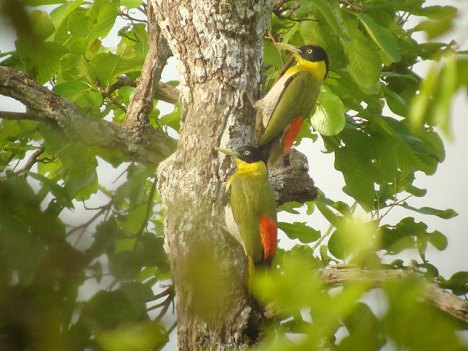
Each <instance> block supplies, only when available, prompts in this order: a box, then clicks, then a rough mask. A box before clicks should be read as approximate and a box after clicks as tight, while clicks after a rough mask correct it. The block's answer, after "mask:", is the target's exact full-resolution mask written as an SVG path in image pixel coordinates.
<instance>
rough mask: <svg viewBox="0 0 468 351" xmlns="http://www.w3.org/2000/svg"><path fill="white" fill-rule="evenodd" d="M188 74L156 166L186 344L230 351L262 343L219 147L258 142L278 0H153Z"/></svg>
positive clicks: (182, 340)
mask: <svg viewBox="0 0 468 351" xmlns="http://www.w3.org/2000/svg"><path fill="white" fill-rule="evenodd" d="M152 4H153V5H154V8H155V14H156V18H157V21H158V24H159V26H160V28H161V30H162V32H163V34H164V36H165V37H166V39H167V42H168V44H169V46H170V48H171V51H172V52H173V54H174V57H175V59H176V62H177V67H178V70H179V73H180V76H181V102H182V105H183V112H182V123H181V129H180V139H179V145H178V149H177V151H176V152H175V153H174V154H173V155H171V157H169V159H167V160H166V161H165V162H164V163H163V164H161V165H160V167H159V168H158V179H159V181H158V188H159V191H160V193H161V195H162V198H163V206H164V210H165V214H166V221H165V237H166V249H167V251H168V253H169V257H170V260H171V265H172V270H173V276H174V279H175V289H176V294H177V301H178V302H177V318H178V322H177V327H178V346H179V350H191V349H194V350H199V349H203V350H226V349H233V348H242V347H246V346H247V345H249V344H252V343H253V342H255V341H256V339H257V337H258V333H259V330H258V325H255V323H252V320H253V318H255V314H253V313H252V306H251V305H250V300H249V298H248V295H247V292H246V288H245V281H244V280H245V256H244V254H243V252H242V249H241V247H240V245H238V244H237V243H236V242H235V241H234V240H233V239H232V238H230V236H229V235H227V234H225V233H224V231H223V225H224V216H223V210H224V206H223V203H222V200H223V195H224V185H223V181H224V180H225V177H226V171H227V168H228V166H229V164H230V162H229V161H227V160H226V162H224V160H225V159H224V158H223V159H222V160H223V162H221V163H220V162H219V160H220V158H218V155H217V154H216V153H215V152H213V148H214V147H215V146H218V145H220V144H221V145H223V146H234V147H235V146H236V145H240V144H246V143H251V142H253V126H254V117H255V111H254V109H253V107H252V106H251V104H250V103H249V99H248V98H247V97H248V96H250V97H255V96H256V94H257V89H258V84H259V80H260V68H261V64H262V56H263V35H264V33H265V31H266V29H267V25H268V23H269V18H270V14H271V6H272V1H270V0H263V1H256V0H242V1H228V0H197V1H195V0H194V1H190V0H177V1H174V0H153V1H152Z"/></svg>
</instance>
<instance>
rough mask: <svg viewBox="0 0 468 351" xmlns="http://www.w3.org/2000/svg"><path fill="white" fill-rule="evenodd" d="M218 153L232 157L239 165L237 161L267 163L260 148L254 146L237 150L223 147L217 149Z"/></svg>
mask: <svg viewBox="0 0 468 351" xmlns="http://www.w3.org/2000/svg"><path fill="white" fill-rule="evenodd" d="M215 149H216V151H219V152H222V153H224V154H226V155H229V156H231V157H232V158H233V159H234V161H235V162H236V163H237V160H240V161H242V162H245V163H255V162H259V161H262V162H264V163H265V156H264V155H263V153H262V150H261V149H260V148H257V147H254V146H249V145H247V146H241V147H238V148H237V149H235V150H233V149H225V148H221V147H217V148H215Z"/></svg>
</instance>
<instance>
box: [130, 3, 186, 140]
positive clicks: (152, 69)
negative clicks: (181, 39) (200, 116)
mask: <svg viewBox="0 0 468 351" xmlns="http://www.w3.org/2000/svg"><path fill="white" fill-rule="evenodd" d="M147 18H148V41H149V47H148V54H147V55H146V59H145V63H144V64H143V68H142V70H141V75H140V78H139V79H138V81H137V87H136V89H135V92H134V94H133V96H132V98H131V100H130V104H129V105H128V112H127V116H126V118H125V121H124V123H123V124H122V127H123V128H124V129H126V130H128V131H129V133H131V134H132V136H133V138H135V140H137V141H139V140H142V139H145V138H146V134H147V133H148V131H151V130H152V127H151V125H150V123H149V118H148V117H149V115H150V113H151V111H152V110H153V99H154V98H155V96H156V95H157V94H159V95H160V96H161V95H162V96H164V97H167V96H168V95H170V97H171V98H172V99H170V100H171V101H174V102H175V101H177V98H178V96H177V98H176V99H174V93H173V91H171V92H168V91H169V89H167V87H164V86H160V85H159V80H160V79H161V72H162V70H163V68H164V66H165V65H166V61H167V59H168V58H169V57H170V56H171V51H170V49H169V47H168V45H167V42H166V39H164V37H163V36H162V34H161V31H160V29H159V27H158V25H157V23H156V21H155V15H154V10H153V6H152V5H151V2H148V11H147Z"/></svg>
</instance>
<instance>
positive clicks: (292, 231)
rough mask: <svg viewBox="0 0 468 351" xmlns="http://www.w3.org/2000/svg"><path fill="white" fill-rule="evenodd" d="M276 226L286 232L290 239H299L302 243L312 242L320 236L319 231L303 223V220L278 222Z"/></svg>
mask: <svg viewBox="0 0 468 351" xmlns="http://www.w3.org/2000/svg"><path fill="white" fill-rule="evenodd" d="M278 228H279V229H281V230H282V231H284V232H285V233H286V235H287V236H288V237H289V238H290V239H299V241H300V242H301V243H303V244H308V243H311V242H314V241H316V240H318V239H319V238H320V231H319V230H315V229H313V228H311V227H309V226H307V225H306V224H305V222H293V223H285V222H279V223H278Z"/></svg>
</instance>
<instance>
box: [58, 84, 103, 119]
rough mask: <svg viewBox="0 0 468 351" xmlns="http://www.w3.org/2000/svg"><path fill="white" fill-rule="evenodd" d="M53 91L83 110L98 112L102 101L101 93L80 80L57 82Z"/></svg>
mask: <svg viewBox="0 0 468 351" xmlns="http://www.w3.org/2000/svg"><path fill="white" fill-rule="evenodd" d="M54 91H55V92H56V93H58V94H59V95H61V96H63V97H65V98H67V99H68V100H70V101H72V102H74V103H75V104H77V105H78V107H79V108H80V109H82V110H83V111H90V112H91V111H92V112H95V113H98V112H99V107H100V106H101V105H102V103H103V97H102V94H101V93H99V92H98V91H96V90H94V88H92V87H91V86H90V85H89V84H87V83H83V82H80V81H76V80H75V81H70V82H66V83H61V84H57V85H56V86H55V87H54Z"/></svg>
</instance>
